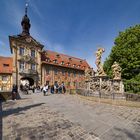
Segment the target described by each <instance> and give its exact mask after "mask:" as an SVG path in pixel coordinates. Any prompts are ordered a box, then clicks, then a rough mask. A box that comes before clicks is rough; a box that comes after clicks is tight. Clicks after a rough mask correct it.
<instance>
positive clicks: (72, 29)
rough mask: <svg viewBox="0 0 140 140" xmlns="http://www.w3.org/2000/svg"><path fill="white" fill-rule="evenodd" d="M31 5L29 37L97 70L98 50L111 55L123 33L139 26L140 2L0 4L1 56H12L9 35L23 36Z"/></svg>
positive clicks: (10, 0) (4, 0)
mask: <svg viewBox="0 0 140 140" xmlns="http://www.w3.org/2000/svg"><path fill="white" fill-rule="evenodd" d="M26 1H27V2H28V3H29V7H28V17H29V18H30V22H31V29H30V34H31V36H32V37H33V38H35V39H36V40H37V41H39V42H40V43H42V44H43V45H44V46H45V48H44V49H48V50H52V51H56V52H59V53H64V54H67V55H70V56H74V57H78V58H82V59H86V60H87V62H88V63H89V64H90V66H91V67H93V68H94V69H96V66H95V59H96V58H95V52H96V50H97V48H99V47H103V48H105V52H104V53H103V56H102V62H104V60H105V59H106V58H107V56H108V55H109V54H110V51H111V48H112V47H113V45H114V40H115V38H116V37H117V36H118V34H119V32H120V31H124V30H125V29H126V28H128V27H130V26H134V25H136V24H140V0H0V5H1V8H0V55H2V56H11V52H10V49H9V48H10V47H9V38H8V36H9V35H17V34H20V33H21V32H22V28H21V20H22V17H23V16H24V14H25V3H26Z"/></svg>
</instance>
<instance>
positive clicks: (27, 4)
mask: <svg viewBox="0 0 140 140" xmlns="http://www.w3.org/2000/svg"><path fill="white" fill-rule="evenodd" d="M28 6H29V0H26V3H25V15H27V8H28Z"/></svg>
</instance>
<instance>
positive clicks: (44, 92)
mask: <svg viewBox="0 0 140 140" xmlns="http://www.w3.org/2000/svg"><path fill="white" fill-rule="evenodd" d="M42 90H43V94H44V96H45V95H46V85H44V87H43V89H42Z"/></svg>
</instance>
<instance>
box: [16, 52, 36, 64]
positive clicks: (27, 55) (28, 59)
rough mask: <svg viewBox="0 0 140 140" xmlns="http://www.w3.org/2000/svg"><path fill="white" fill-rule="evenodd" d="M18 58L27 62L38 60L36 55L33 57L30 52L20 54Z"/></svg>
mask: <svg viewBox="0 0 140 140" xmlns="http://www.w3.org/2000/svg"><path fill="white" fill-rule="evenodd" d="M18 60H22V61H26V62H29V61H31V62H36V60H37V59H36V57H32V56H30V55H29V54H25V55H22V56H19V59H18Z"/></svg>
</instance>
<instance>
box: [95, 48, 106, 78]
mask: <svg viewBox="0 0 140 140" xmlns="http://www.w3.org/2000/svg"><path fill="white" fill-rule="evenodd" d="M104 51H105V50H104V48H99V49H98V50H97V51H96V61H95V64H96V66H97V74H98V76H106V74H105V72H104V69H103V65H102V63H101V56H102V53H103V52H104Z"/></svg>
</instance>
